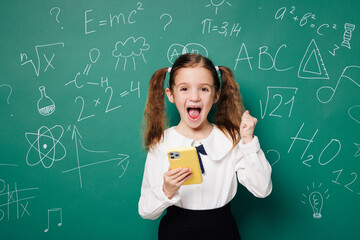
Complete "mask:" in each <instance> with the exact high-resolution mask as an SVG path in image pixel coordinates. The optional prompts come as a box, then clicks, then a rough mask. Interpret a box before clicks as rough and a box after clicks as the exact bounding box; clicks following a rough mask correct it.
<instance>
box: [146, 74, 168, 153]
mask: <svg viewBox="0 0 360 240" xmlns="http://www.w3.org/2000/svg"><path fill="white" fill-rule="evenodd" d="M167 71H168V69H167V68H161V69H159V70H157V71H156V72H155V73H154V74H153V75H152V77H151V79H150V82H149V92H148V97H147V101H146V106H145V111H144V119H143V124H145V131H144V141H145V142H144V144H145V148H146V149H147V150H149V148H151V147H153V146H154V145H156V144H157V143H159V142H160V141H161V140H162V138H163V136H164V128H165V124H166V113H165V90H164V81H165V76H166V73H167Z"/></svg>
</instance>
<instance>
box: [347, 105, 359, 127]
mask: <svg viewBox="0 0 360 240" xmlns="http://www.w3.org/2000/svg"><path fill="white" fill-rule="evenodd" d="M348 114H349V116H350V117H351V119H352V120H354V121H355V122H357V123H359V124H360V105H356V106H352V107H351V108H349V110H348Z"/></svg>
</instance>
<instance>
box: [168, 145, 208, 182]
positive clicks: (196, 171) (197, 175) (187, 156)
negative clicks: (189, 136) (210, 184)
mask: <svg viewBox="0 0 360 240" xmlns="http://www.w3.org/2000/svg"><path fill="white" fill-rule="evenodd" d="M167 156H168V159H169V162H170V168H171V169H175V168H178V167H181V168H185V167H187V168H190V169H191V173H192V177H191V178H189V179H188V180H186V181H185V182H184V183H183V184H182V185H190V184H200V183H202V181H203V178H202V174H201V169H200V163H199V158H198V155H197V151H196V148H195V147H180V148H170V149H169V150H168V151H167Z"/></svg>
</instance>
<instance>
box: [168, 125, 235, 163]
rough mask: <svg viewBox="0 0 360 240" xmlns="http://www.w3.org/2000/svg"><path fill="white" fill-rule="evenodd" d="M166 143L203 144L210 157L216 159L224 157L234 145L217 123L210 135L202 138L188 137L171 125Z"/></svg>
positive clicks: (175, 145) (182, 145)
mask: <svg viewBox="0 0 360 240" xmlns="http://www.w3.org/2000/svg"><path fill="white" fill-rule="evenodd" d="M164 143H165V145H166V148H174V147H187V146H194V145H195V144H196V145H198V144H203V145H204V148H205V151H206V153H207V155H208V156H209V158H210V159H211V160H215V161H217V160H220V159H222V158H223V157H224V156H225V155H226V154H227V153H228V152H229V151H230V150H231V149H232V145H233V144H232V142H231V141H230V139H229V138H227V137H226V135H225V134H224V133H223V132H222V131H221V130H220V129H219V128H217V127H216V125H213V129H212V131H211V133H210V135H209V136H208V137H206V138H205V139H202V140H194V139H190V138H187V137H185V136H183V135H182V134H181V133H179V132H178V131H176V130H175V128H174V127H171V128H169V129H167V130H166V131H165V141H164Z"/></svg>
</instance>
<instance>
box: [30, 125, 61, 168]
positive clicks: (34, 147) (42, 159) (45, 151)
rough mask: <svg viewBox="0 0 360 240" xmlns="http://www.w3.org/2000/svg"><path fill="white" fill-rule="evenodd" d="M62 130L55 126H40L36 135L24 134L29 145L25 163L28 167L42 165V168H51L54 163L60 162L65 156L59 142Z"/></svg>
mask: <svg viewBox="0 0 360 240" xmlns="http://www.w3.org/2000/svg"><path fill="white" fill-rule="evenodd" d="M63 134H64V128H63V127H62V126H60V125H55V126H53V127H52V128H48V127H46V126H42V127H40V128H39V129H38V131H37V132H36V133H31V132H27V133H25V137H26V140H27V141H28V143H29V144H30V147H29V150H28V151H27V153H26V163H27V164H28V165H29V166H36V165H38V164H40V163H41V164H42V165H43V167H44V168H51V167H52V166H53V164H54V163H55V162H58V161H61V160H62V159H64V158H65V156H66V149H65V147H64V145H63V144H62V143H61V142H60V140H61V138H62V136H63Z"/></svg>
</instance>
